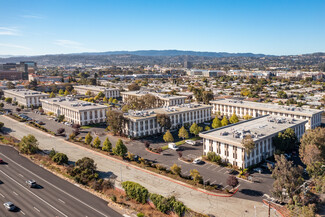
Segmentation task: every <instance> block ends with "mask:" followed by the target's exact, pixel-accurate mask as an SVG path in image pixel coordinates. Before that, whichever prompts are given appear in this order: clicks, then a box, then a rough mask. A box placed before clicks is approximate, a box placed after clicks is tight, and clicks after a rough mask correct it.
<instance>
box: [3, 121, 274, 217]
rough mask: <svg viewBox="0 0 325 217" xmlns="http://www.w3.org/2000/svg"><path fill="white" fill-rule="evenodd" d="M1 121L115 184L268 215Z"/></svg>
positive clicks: (199, 206) (219, 211)
mask: <svg viewBox="0 0 325 217" xmlns="http://www.w3.org/2000/svg"><path fill="white" fill-rule="evenodd" d="M0 121H1V122H3V123H4V124H5V127H6V128H11V130H12V132H10V134H11V135H12V136H14V137H17V138H18V139H21V138H22V137H23V136H25V135H27V134H33V135H34V136H35V137H36V138H37V140H38V141H39V146H40V148H41V149H47V150H50V149H52V148H54V149H55V150H57V151H59V152H63V153H66V154H67V155H68V157H69V159H70V160H72V161H76V160H78V159H80V158H82V157H86V156H87V157H90V158H92V159H94V160H95V162H96V163H97V167H98V170H99V171H100V172H101V173H103V174H106V175H112V174H113V175H115V176H116V177H117V178H116V179H117V180H118V181H127V180H128V181H134V182H138V183H140V184H141V185H143V186H145V187H146V188H148V190H149V191H150V192H152V193H158V194H161V195H164V196H170V195H175V196H176V198H178V199H179V200H180V201H182V202H183V203H184V204H185V205H186V206H188V207H189V208H191V209H193V210H195V211H197V212H200V213H204V214H212V215H215V216H236V217H237V216H253V215H254V213H255V209H254V207H256V212H257V213H258V216H267V212H268V209H267V208H265V206H263V203H261V202H254V201H249V200H243V199H239V198H236V197H226V198H224V197H216V196H211V195H207V194H205V193H203V192H199V191H197V190H195V189H191V188H188V187H186V186H183V185H180V184H178V183H176V182H174V181H171V180H168V179H163V178H160V177H158V176H157V175H154V174H150V173H148V172H147V171H141V170H139V169H136V168H134V167H131V166H129V165H125V164H122V163H121V162H119V161H114V160H111V159H109V158H108V157H107V156H104V155H102V154H100V153H98V152H95V151H91V150H88V149H86V148H83V147H81V146H78V145H75V144H71V143H69V142H66V141H65V140H64V139H62V138H57V137H53V136H50V135H48V134H45V133H43V132H40V131H38V130H36V129H34V128H30V127H27V126H26V125H25V124H24V123H20V122H17V121H14V120H12V119H10V118H7V117H5V116H0Z"/></svg>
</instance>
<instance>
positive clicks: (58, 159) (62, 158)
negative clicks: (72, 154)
mask: <svg viewBox="0 0 325 217" xmlns="http://www.w3.org/2000/svg"><path fill="white" fill-rule="evenodd" d="M52 160H53V161H54V162H55V163H57V164H67V163H68V162H69V159H68V156H67V155H66V154H63V153H56V154H55V155H54V156H53V157H52Z"/></svg>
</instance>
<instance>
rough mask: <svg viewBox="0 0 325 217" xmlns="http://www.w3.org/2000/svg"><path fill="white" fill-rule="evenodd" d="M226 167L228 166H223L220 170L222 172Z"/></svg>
mask: <svg viewBox="0 0 325 217" xmlns="http://www.w3.org/2000/svg"><path fill="white" fill-rule="evenodd" d="M224 169H226V167H222V168H221V169H220V170H218V172H221V171H222V170H224Z"/></svg>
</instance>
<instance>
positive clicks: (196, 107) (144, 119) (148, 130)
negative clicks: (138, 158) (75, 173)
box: [124, 104, 212, 137]
mask: <svg viewBox="0 0 325 217" xmlns="http://www.w3.org/2000/svg"><path fill="white" fill-rule="evenodd" d="M211 109H212V106H209V105H200V104H183V105H179V106H172V107H165V108H156V109H149V110H144V111H132V110H129V113H127V114H125V115H124V117H125V119H126V120H127V121H126V124H125V128H124V133H125V134H126V135H128V136H130V137H143V136H149V135H155V134H157V133H162V132H164V131H163V128H162V127H161V126H160V125H159V123H158V122H157V115H158V114H165V115H167V116H168V117H169V118H170V120H171V129H177V128H180V127H181V126H184V125H186V124H188V125H189V126H190V125H191V124H193V123H197V124H200V123H203V122H206V121H210V120H211Z"/></svg>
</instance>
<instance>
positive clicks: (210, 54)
mask: <svg viewBox="0 0 325 217" xmlns="http://www.w3.org/2000/svg"><path fill="white" fill-rule="evenodd" d="M80 54H81V55H125V54H129V55H138V56H201V57H264V56H267V55H264V54H253V53H226V52H203V51H183V50H137V51H107V52H97V53H80Z"/></svg>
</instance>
